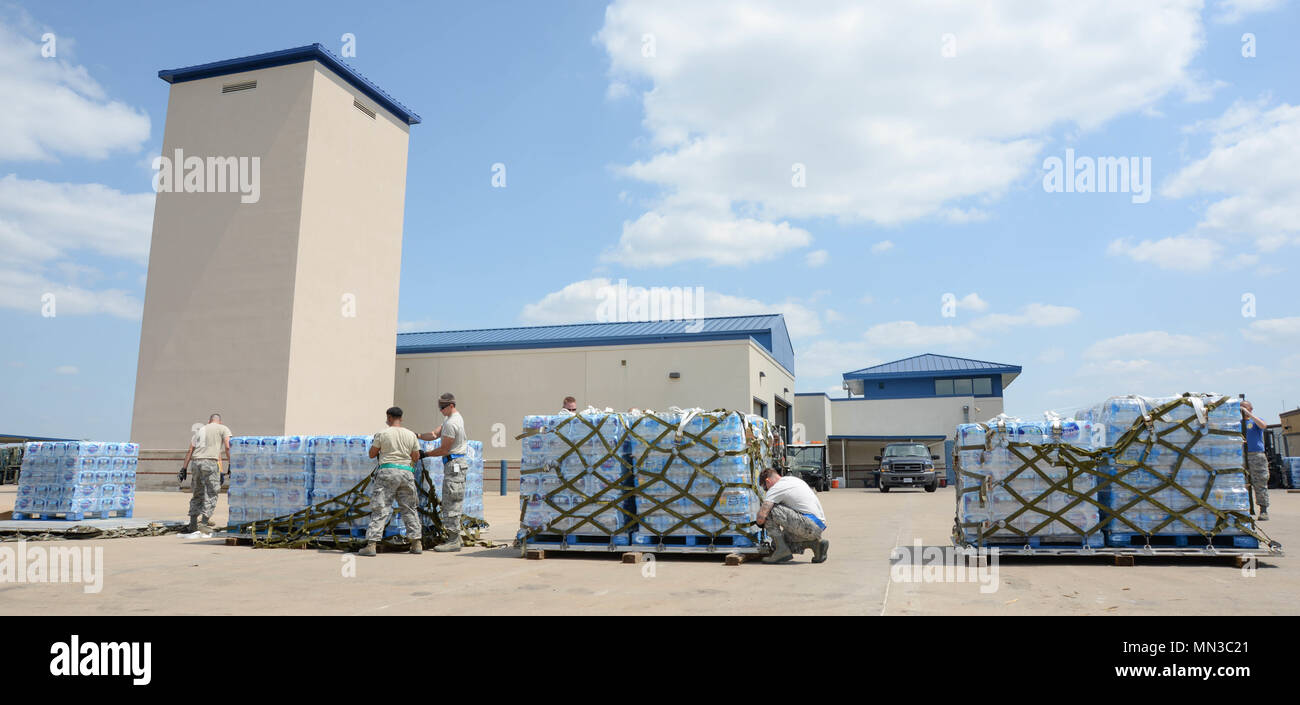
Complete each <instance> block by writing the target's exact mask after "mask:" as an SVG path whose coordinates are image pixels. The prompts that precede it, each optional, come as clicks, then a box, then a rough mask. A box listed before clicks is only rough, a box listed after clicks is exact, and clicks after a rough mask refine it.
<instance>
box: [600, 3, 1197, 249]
mask: <svg viewBox="0 0 1300 705" xmlns="http://www.w3.org/2000/svg"><path fill="white" fill-rule="evenodd" d="M1199 10H1200V5H1199V3H1198V2H1194V1H1192V0H1168V1H1166V2H1159V3H1156V2H1152V3H1133V2H1128V1H1127V0H1114V1H1113V2H1107V3H1102V5H1101V6H1099V5H1098V4H1096V3H1088V4H1078V3H1069V2H1053V3H1047V2H1043V3H1031V4H1005V3H954V4H952V5H950V6H947V7H945V9H944V11H942V12H936V11H935V9H934V8H933V7H931V6H928V5H924V4H916V3H880V4H863V3H858V2H852V1H851V0H843V1H841V2H821V3H813V4H811V5H809V4H802V5H791V4H789V3H782V2H776V1H770V2H707V3H700V2H688V1H679V2H656V3H649V4H647V3H634V2H623V1H618V2H614V3H613V4H612V5H610V6H609V7H608V8H607V9H606V11H605V23H604V26H603V27H602V28H601V29H600V31H599V32H598V33H597V34H596V37H595V40H596V42H597V44H598V45H600V46H601V47H602V48H603V49H604V50H605V52H606V53H607V55H608V56H609V59H610V69H609V76H610V82H611V83H612V84H614V83H625V84H628V85H634V86H636V87H637V89H636V90H637V92H638V94H639V96H640V100H641V104H642V109H643V112H644V119H643V125H644V126H645V129H646V131H647V132H648V141H647V144H649V145H650V146H651V150H652V151H651V153H650V154H648V155H647V156H646V157H645V158H643V159H640V160H638V161H636V162H635V163H633V164H630V165H627V166H626V167H624V168H623V169H622V173H624V174H625V175H627V176H629V177H631V178H634V179H637V180H639V181H642V182H646V183H650V184H654V185H657V186H659V187H660V189H661V192H660V193H661V199H662V200H661V201H660V203H659V204H658V205H656V206H655V207H653V208H652V209H651V210H650V211H649V212H647V213H646V214H645V215H643V216H641V217H640V218H639V219H638V220H636V221H635V222H633V223H629V224H627V225H626V226H625V227H624V232H623V237H622V241H621V242H620V245H619V247H618V248H617V249H616V250H615V251H614V255H613V256H614V257H615V258H617V260H618V261H621V262H625V263H627V264H629V265H632V266H662V265H663V264H670V263H672V262H676V261H683V260H689V259H704V260H707V261H710V262H715V263H718V264H728V265H735V264H746V263H748V262H751V261H758V259H759V258H760V257H762V256H763V252H764V249H763V248H765V247H771V246H776V247H778V248H781V247H787V245H786V242H787V241H788V239H789V238H788V236H789V235H790V234H796V235H798V234H800V233H799V232H797V230H796V229H792V231H793V232H792V233H783V232H779V231H777V230H774V229H775V228H780V227H789V226H788V225H787V222H786V221H788V220H790V219H811V218H822V217H830V218H835V219H839V220H844V221H852V222H871V223H879V224H889V225H892V224H899V223H904V222H908V221H913V220H916V219H920V218H926V217H936V218H946V219H948V220H956V221H962V220H970V219H974V218H978V217H981V211H980V210H979V209H975V208H971V207H970V206H969V204H967V203H965V201H967V200H969V199H976V198H978V199H995V198H997V197H998V196H999V195H1000V194H1002V193H1003V192H1005V191H1006V190H1007V189H1008V188H1010V187H1011V186H1012V185H1013V184H1014V183H1015V182H1016V181H1017V180H1019V179H1022V178H1023V177H1024V176H1025V175H1026V174H1028V173H1030V172H1031V171H1032V170H1033V169H1034V168H1035V167H1036V165H1037V162H1038V161H1039V152H1040V150H1041V146H1042V144H1044V143H1045V141H1046V140H1047V139H1049V138H1050V136H1051V132H1052V131H1053V130H1055V129H1058V128H1059V127H1060V126H1061V125H1063V124H1073V125H1075V126H1078V127H1080V128H1083V129H1092V128H1094V127H1097V126H1099V125H1101V124H1103V123H1105V122H1106V121H1108V120H1110V119H1112V118H1114V117H1116V116H1119V115H1124V114H1130V113H1134V112H1137V111H1140V110H1142V109H1144V108H1147V107H1150V106H1152V105H1153V104H1154V103H1155V102H1156V101H1158V100H1159V99H1160V98H1161V97H1163V96H1165V95H1167V94H1169V93H1170V92H1171V91H1183V92H1184V93H1189V94H1190V93H1192V92H1195V91H1194V89H1195V88H1197V86H1196V85H1195V84H1196V80H1195V78H1194V77H1193V76H1192V74H1191V73H1190V72H1189V69H1188V66H1189V64H1190V62H1191V60H1192V58H1193V57H1194V56H1195V55H1196V53H1197V52H1198V51H1199V50H1200V48H1201V46H1202V44H1203V42H1204V38H1203V31H1202V27H1201V21H1200V16H1199ZM946 33H953V34H955V35H956V37H957V55H956V56H955V57H954V58H951V59H945V58H943V56H942V55H941V50H942V45H941V37H942V36H943V35H944V34H946ZM646 35H651V36H653V37H654V40H655V54H654V56H650V57H647V56H644V55H643V51H642V49H643V41H642V38H643V37H644V36H646ZM1134 66H1141V67H1143V69H1142V70H1141V71H1134V70H1133V67H1134ZM1044 76H1052V77H1053V78H1052V80H1043V77H1044ZM760 86H761V89H759V88H756V87H760ZM800 168H802V169H803V170H804V171H803V176H804V177H806V179H805V181H804V186H803V187H799V184H798V183H794V181H795V180H797V179H798V178H799V176H800V172H799V169H800ZM792 172H793V174H792ZM681 199H692V200H694V199H705V200H706V201H708V202H710V203H712V204H714V205H713V206H712V207H711V208H710V211H709V212H710V215H708V216H707V217H701V216H693V207H692V206H691V205H690V203H691V201H683V200H681ZM981 203H983V201H981ZM764 223H767V224H770V225H769V227H768V229H764V228H762V227H761V226H762V224H764ZM777 223H779V224H780V225H772V224H777ZM737 231H739V232H743V233H745V234H746V235H747V236H754V238H755V239H754V242H753V248H752V249H751V250H748V251H747V252H746V255H745V256H737V255H736V248H737V245H738V243H737V242H736V241H737V240H738V239H740V238H739V237H738V232H737ZM663 252H671V253H672V254H668V255H664V254H662V253H663ZM770 256H776V253H772V254H771V255H770Z"/></svg>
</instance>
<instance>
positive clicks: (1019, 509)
mask: <svg viewBox="0 0 1300 705" xmlns="http://www.w3.org/2000/svg"><path fill="white" fill-rule="evenodd" d="M1044 416H1045V418H1044V420H1043V421H1032V420H1031V421H1025V420H1021V419H1016V418H1009V417H1005V416H999V417H998V418H995V419H993V420H991V421H989V422H988V423H985V424H962V425H959V426H958V427H957V439H958V468H959V472H958V477H957V483H956V491H957V501H958V506H957V514H958V517H957V528H958V530H957V536H956V538H958V539H959V540H960V542H962V543H968V544H974V543H980V542H983V543H999V542H1004V543H1013V544H1014V543H1023V544H1028V545H1030V546H1040V545H1041V546H1049V545H1060V541H1061V540H1065V541H1067V542H1068V541H1070V540H1074V541H1077V542H1079V543H1080V544H1083V543H1085V542H1086V545H1088V546H1096V545H1105V546H1110V547H1114V548H1131V547H1168V548H1198V547H1199V548H1206V547H1225V548H1258V546H1259V541H1258V538H1257V537H1256V532H1257V527H1256V526H1255V525H1254V522H1253V521H1252V520H1251V519H1250V517H1249V511H1250V498H1249V493H1248V490H1247V481H1246V474H1245V468H1244V456H1243V454H1242V436H1241V418H1242V417H1241V406H1240V401H1239V400H1238V399H1235V398H1231V397H1222V396H1218V395H1184V396H1181V397H1157V398H1150V397H1140V396H1136V395H1129V396H1122V397H1111V398H1109V399H1107V400H1106V401H1104V402H1100V403H1097V404H1092V405H1090V406H1086V407H1082V408H1079V409H1074V410H1071V411H1069V412H1066V413H1064V414H1061V413H1054V412H1048V413H1047V414H1045V415H1044ZM1025 458H1028V459H1029V461H1028V462H1027V461H1026V460H1025ZM1063 520H1064V521H1063ZM1085 536H1086V538H1085ZM1098 540H1100V541H1101V542H1102V543H1101V544H1098V543H1097V541H1098Z"/></svg>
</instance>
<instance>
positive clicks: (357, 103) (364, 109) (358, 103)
mask: <svg viewBox="0 0 1300 705" xmlns="http://www.w3.org/2000/svg"><path fill="white" fill-rule="evenodd" d="M352 107H354V108H356V109H357V110H360V111H361V112H363V113H365V114H366V115H367V116H369V118H370V119H371V120H374V119H375V111H373V110H371V109H370V108H367V107H366V106H364V105H362V104H361V101H359V100H357V99H355V98H353V99H352Z"/></svg>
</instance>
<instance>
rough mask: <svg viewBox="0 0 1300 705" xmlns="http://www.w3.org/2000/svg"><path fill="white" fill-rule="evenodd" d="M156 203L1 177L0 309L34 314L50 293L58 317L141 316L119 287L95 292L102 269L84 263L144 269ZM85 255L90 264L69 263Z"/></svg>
mask: <svg viewBox="0 0 1300 705" xmlns="http://www.w3.org/2000/svg"><path fill="white" fill-rule="evenodd" d="M153 205H154V194H153V193H142V194H124V193H122V192H120V191H117V190H115V189H111V188H108V187H106V186H103V185H100V184H69V183H50V182H46V181H36V180H28V179H20V178H18V177H17V176H15V175H13V174H9V175H7V176H4V177H0V307H5V308H14V309H18V310H22V311H29V312H32V313H39V312H40V311H41V307H42V300H41V297H42V296H44V295H46V294H54V295H55V307H56V311H57V314H58V315H62V314H73V315H88V314H99V313H105V314H109V315H112V316H117V317H121V318H139V317H140V312H141V305H140V301H139V299H138V298H136V296H134V295H133V294H132V293H130V292H128V291H124V290H121V289H107V290H97V289H95V288H94V286H95V284H97V283H98V281H99V280H100V279H101V278H102V276H101V274H100V271H99V268H98V267H96V266H90V265H87V264H84V262H87V261H103V260H104V259H117V258H120V259H125V260H128V261H130V262H132V263H133V264H135V265H136V266H142V265H144V264H145V262H146V261H147V259H148V256H149V239H150V232H151V229H152V221H153ZM86 253H89V254H90V255H92V256H93V258H94V259H93V260H91V259H88V258H86V257H81V258H80V261H76V262H74V261H72V260H71V258H72V257H74V256H77V255H85V254H86Z"/></svg>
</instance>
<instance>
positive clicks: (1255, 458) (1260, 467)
mask: <svg viewBox="0 0 1300 705" xmlns="http://www.w3.org/2000/svg"><path fill="white" fill-rule="evenodd" d="M1246 467H1247V468H1248V469H1249V471H1250V472H1249V474H1250V486H1251V487H1253V488H1254V489H1255V504H1257V505H1259V508H1260V509H1263V510H1265V511H1267V510H1268V456H1267V455H1264V454H1263V453H1247V454H1246Z"/></svg>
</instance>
